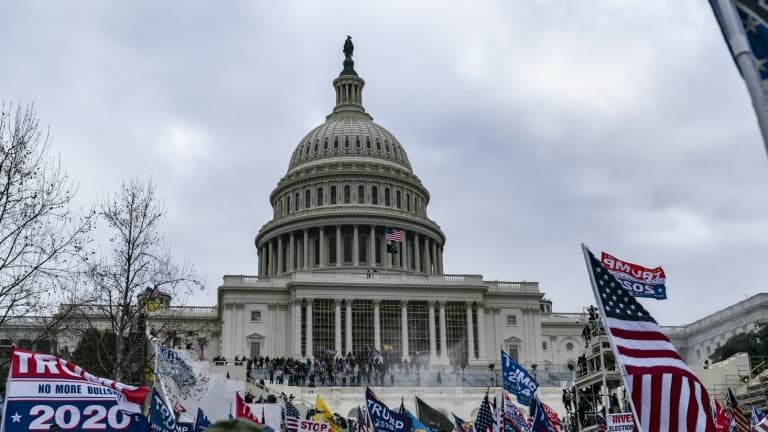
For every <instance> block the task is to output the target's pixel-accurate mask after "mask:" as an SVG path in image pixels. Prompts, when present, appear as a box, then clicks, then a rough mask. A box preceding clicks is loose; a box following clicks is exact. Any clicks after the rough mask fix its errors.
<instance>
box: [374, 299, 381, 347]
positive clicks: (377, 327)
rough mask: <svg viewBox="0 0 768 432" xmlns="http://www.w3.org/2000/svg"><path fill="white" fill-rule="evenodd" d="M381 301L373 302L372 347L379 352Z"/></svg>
mask: <svg viewBox="0 0 768 432" xmlns="http://www.w3.org/2000/svg"><path fill="white" fill-rule="evenodd" d="M380 304H381V300H379V299H375V300H374V301H373V347H374V348H376V349H377V350H379V352H381V319H380V316H379V306H380Z"/></svg>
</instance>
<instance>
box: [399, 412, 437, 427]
mask: <svg viewBox="0 0 768 432" xmlns="http://www.w3.org/2000/svg"><path fill="white" fill-rule="evenodd" d="M405 415H407V416H408V418H409V419H411V430H412V431H413V432H435V431H433V430H432V429H430V428H429V427H427V425H425V424H424V423H422V422H420V421H419V419H417V418H416V416H415V415H413V413H412V412H410V411H408V410H405Z"/></svg>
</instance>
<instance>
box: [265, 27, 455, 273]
mask: <svg viewBox="0 0 768 432" xmlns="http://www.w3.org/2000/svg"><path fill="white" fill-rule="evenodd" d="M352 51H353V47H352V42H351V39H348V40H347V42H346V43H345V45H344V54H345V59H344V63H343V65H344V68H343V70H342V71H341V73H340V74H339V76H338V77H337V78H336V79H334V80H333V87H334V89H335V93H336V100H335V105H334V108H333V110H332V112H331V113H330V114H329V115H328V116H327V117H326V119H325V122H324V123H323V124H321V125H319V126H317V127H315V128H314V129H312V130H311V131H310V132H309V133H307V134H306V136H304V138H302V140H301V141H300V142H299V144H298V145H297V147H296V149H295V150H294V152H293V155H292V156H291V160H290V163H289V165H288V172H287V173H286V175H285V176H284V177H283V178H282V179H280V181H279V182H278V184H277V187H276V188H275V189H274V190H273V191H272V193H271V194H270V203H271V205H272V209H273V218H272V220H271V221H269V222H268V223H266V224H265V225H264V226H263V227H262V228H261V230H260V231H259V233H258V234H257V236H256V240H255V243H256V247H257V248H258V252H259V276H264V277H270V276H277V275H283V274H288V273H293V272H297V271H327V270H331V269H332V270H336V271H338V270H340V269H343V270H349V271H363V272H368V271H371V270H375V271H377V272H407V273H424V274H442V273H443V267H442V253H443V246H444V244H445V235H444V234H443V232H442V230H441V229H440V227H439V226H438V225H437V224H436V223H435V222H434V221H432V220H430V219H429V218H428V217H427V205H428V203H429V192H428V191H427V189H426V188H425V187H424V185H423V184H422V183H421V180H419V178H418V177H417V176H416V175H415V174H414V173H413V169H412V167H411V163H410V161H409V160H408V155H407V153H406V151H405V149H404V148H403V146H402V145H401V144H400V142H399V141H398V140H397V138H395V136H394V135H393V134H392V133H390V132H389V131H388V130H386V129H385V128H383V127H382V126H380V125H378V124H376V123H374V122H373V118H372V117H371V116H370V115H369V114H368V113H367V112H366V111H365V108H364V107H363V102H362V100H363V99H362V98H363V87H364V86H365V81H364V80H363V79H362V78H361V77H360V76H358V74H357V72H356V71H355V68H354V62H353V60H352Z"/></svg>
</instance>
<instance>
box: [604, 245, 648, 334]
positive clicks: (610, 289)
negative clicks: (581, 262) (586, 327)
mask: <svg viewBox="0 0 768 432" xmlns="http://www.w3.org/2000/svg"><path fill="white" fill-rule="evenodd" d="M589 263H590V266H591V267H592V268H591V270H592V274H593V275H594V276H595V282H596V283H597V292H598V294H599V295H600V302H601V303H602V304H603V309H604V310H605V315H606V316H607V317H609V318H616V319H620V320H625V321H646V322H654V323H655V322H656V320H654V319H653V317H652V316H651V314H649V313H648V311H647V310H645V308H644V307H643V306H642V305H641V304H640V303H638V301H637V300H635V298H634V297H633V296H632V295H631V294H630V293H629V291H627V290H626V289H624V287H623V286H622V285H621V283H619V281H617V280H616V278H615V277H614V276H613V275H612V274H611V273H610V272H609V271H608V270H606V268H605V267H603V265H602V264H601V263H600V260H598V259H597V258H595V256H594V255H592V252H589Z"/></svg>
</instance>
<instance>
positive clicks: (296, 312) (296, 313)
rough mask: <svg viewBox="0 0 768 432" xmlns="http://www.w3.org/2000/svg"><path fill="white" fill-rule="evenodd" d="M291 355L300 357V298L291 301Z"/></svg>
mask: <svg viewBox="0 0 768 432" xmlns="http://www.w3.org/2000/svg"><path fill="white" fill-rule="evenodd" d="M293 356H294V357H296V358H299V357H301V300H299V299H296V300H294V301H293Z"/></svg>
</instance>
